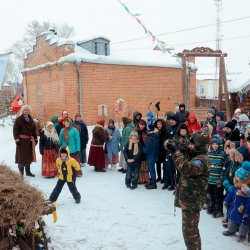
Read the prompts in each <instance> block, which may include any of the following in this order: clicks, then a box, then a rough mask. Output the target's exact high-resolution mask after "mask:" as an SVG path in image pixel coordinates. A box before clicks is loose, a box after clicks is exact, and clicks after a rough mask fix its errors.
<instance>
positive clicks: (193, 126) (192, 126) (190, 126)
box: [184, 114, 201, 134]
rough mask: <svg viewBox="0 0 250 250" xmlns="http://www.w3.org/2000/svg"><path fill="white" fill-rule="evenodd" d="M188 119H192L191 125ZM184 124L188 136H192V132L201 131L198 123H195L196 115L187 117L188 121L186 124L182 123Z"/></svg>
mask: <svg viewBox="0 0 250 250" xmlns="http://www.w3.org/2000/svg"><path fill="white" fill-rule="evenodd" d="M190 119H194V122H193V123H191V122H190ZM184 123H185V124H187V126H188V130H189V132H190V134H192V133H193V132H194V131H196V130H201V125H200V123H199V122H198V121H197V118H196V115H195V114H190V115H189V116H188V120H187V121H186V122H184Z"/></svg>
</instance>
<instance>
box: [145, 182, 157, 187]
mask: <svg viewBox="0 0 250 250" xmlns="http://www.w3.org/2000/svg"><path fill="white" fill-rule="evenodd" d="M146 189H157V185H156V181H151V184H150V185H148V186H147V187H146Z"/></svg>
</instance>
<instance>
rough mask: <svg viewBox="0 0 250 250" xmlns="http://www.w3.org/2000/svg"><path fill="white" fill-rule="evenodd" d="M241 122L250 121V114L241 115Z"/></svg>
mask: <svg viewBox="0 0 250 250" xmlns="http://www.w3.org/2000/svg"><path fill="white" fill-rule="evenodd" d="M239 122H249V118H248V116H247V115H246V114H242V115H240V117H239Z"/></svg>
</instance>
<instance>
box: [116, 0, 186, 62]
mask: <svg viewBox="0 0 250 250" xmlns="http://www.w3.org/2000/svg"><path fill="white" fill-rule="evenodd" d="M118 2H119V3H120V4H121V5H122V6H123V7H124V9H125V10H126V11H127V12H128V14H129V15H131V17H133V18H135V20H136V21H137V23H138V24H140V25H141V26H142V28H143V29H144V32H145V34H146V35H148V36H150V37H151V38H152V42H153V43H155V41H156V42H157V44H158V47H159V48H160V50H161V51H162V53H163V54H166V53H168V54H170V55H171V57H173V58H175V60H176V61H177V62H179V63H180V64H181V65H182V61H181V57H179V56H177V55H176V54H173V53H172V52H171V50H173V48H170V47H168V46H167V44H166V43H165V42H164V41H161V40H159V39H158V38H157V37H156V36H155V35H154V34H153V33H152V32H151V31H149V30H148V29H147V28H146V27H145V26H144V25H143V23H142V22H141V20H140V19H139V18H138V17H139V16H140V14H139V13H135V14H133V13H132V12H131V11H130V10H129V8H128V7H127V6H126V5H125V4H124V3H122V2H121V1H120V0H118Z"/></svg>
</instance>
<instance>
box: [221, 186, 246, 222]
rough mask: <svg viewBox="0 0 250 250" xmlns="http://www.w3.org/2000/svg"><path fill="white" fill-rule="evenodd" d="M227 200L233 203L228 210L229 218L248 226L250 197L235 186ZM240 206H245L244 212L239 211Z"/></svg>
mask: <svg viewBox="0 0 250 250" xmlns="http://www.w3.org/2000/svg"><path fill="white" fill-rule="evenodd" d="M224 201H226V202H228V203H229V204H230V203H231V205H230V207H229V208H228V210H227V218H228V219H230V220H232V221H234V222H236V223H238V224H239V225H244V226H248V225H249V216H247V217H244V215H250V197H249V196H247V195H246V194H244V193H243V192H242V191H241V190H240V189H237V188H235V187H233V189H232V191H231V192H230V193H229V194H228V195H227V197H226V198H225V200H224ZM240 206H244V211H243V213H240V212H239V211H238V208H239V207H240Z"/></svg>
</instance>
